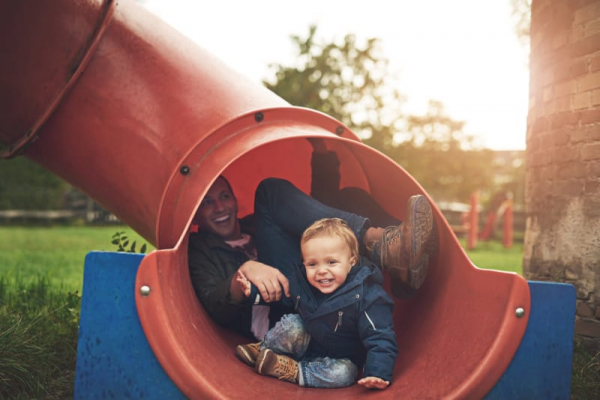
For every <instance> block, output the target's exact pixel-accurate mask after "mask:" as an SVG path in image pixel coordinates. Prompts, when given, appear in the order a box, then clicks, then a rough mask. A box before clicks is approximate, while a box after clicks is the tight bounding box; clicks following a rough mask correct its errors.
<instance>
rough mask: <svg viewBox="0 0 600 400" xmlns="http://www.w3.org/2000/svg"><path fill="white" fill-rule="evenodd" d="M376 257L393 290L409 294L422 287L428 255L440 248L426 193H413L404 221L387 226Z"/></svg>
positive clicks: (400, 295) (426, 270)
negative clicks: (387, 274) (423, 194)
mask: <svg viewBox="0 0 600 400" xmlns="http://www.w3.org/2000/svg"><path fill="white" fill-rule="evenodd" d="M373 250H374V251H373V255H374V256H375V257H377V256H378V257H379V259H378V260H377V259H376V260H374V261H375V262H377V263H378V264H379V266H380V267H381V268H382V269H383V270H384V271H387V272H388V273H389V274H390V276H391V278H392V285H391V286H392V294H394V295H395V296H396V297H407V295H410V294H412V293H413V292H414V291H415V290H417V289H419V288H420V287H421V285H423V282H424V281H425V277H426V276H427V272H428V270H429V259H430V258H432V257H433V256H434V255H435V253H436V252H437V228H436V225H435V220H434V218H433V212H432V210H431V205H430V204H429V201H428V200H427V198H426V197H425V196H422V195H415V196H412V197H411V198H410V199H409V200H408V203H407V205H406V213H405V217H404V222H403V223H401V224H400V225H399V226H390V227H387V228H385V232H384V233H383V235H382V236H381V239H380V240H379V241H378V242H376V243H375V245H374V246H373Z"/></svg>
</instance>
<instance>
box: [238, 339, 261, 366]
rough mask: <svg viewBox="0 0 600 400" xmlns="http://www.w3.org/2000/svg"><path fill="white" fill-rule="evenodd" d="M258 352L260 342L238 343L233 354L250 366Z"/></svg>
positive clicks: (253, 364)
mask: <svg viewBox="0 0 600 400" xmlns="http://www.w3.org/2000/svg"><path fill="white" fill-rule="evenodd" d="M259 352H260V342H258V343H248V344H240V345H239V346H237V347H236V348H235V354H236V355H237V356H238V358H239V359H240V360H242V361H243V362H244V363H246V364H248V365H249V366H251V367H254V366H255V365H256V358H257V357H258V353H259Z"/></svg>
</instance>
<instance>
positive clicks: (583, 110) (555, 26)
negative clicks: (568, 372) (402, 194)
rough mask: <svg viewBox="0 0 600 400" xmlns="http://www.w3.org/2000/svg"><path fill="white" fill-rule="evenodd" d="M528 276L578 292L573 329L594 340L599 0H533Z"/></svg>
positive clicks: (599, 248) (597, 335) (597, 339)
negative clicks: (561, 283) (566, 285)
mask: <svg viewBox="0 0 600 400" xmlns="http://www.w3.org/2000/svg"><path fill="white" fill-rule="evenodd" d="M530 73H531V78H530V98H529V115H528V119H527V150H526V165H527V172H526V188H525V201H526V205H527V228H526V234H525V254H524V258H523V272H524V274H525V276H526V278H527V279H531V280H549V281H562V282H569V283H572V284H573V285H575V287H576V289H577V319H576V324H575V332H576V334H577V335H579V336H580V337H582V338H586V339H587V340H588V341H591V342H592V343H595V344H596V345H597V344H598V343H600V1H598V0H570V1H565V0H533V3H532V9H531V59H530Z"/></svg>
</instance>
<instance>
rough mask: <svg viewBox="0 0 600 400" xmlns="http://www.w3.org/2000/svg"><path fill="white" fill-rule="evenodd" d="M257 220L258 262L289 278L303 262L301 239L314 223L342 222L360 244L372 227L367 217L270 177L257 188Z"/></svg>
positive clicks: (287, 182) (255, 212)
mask: <svg viewBox="0 0 600 400" xmlns="http://www.w3.org/2000/svg"><path fill="white" fill-rule="evenodd" d="M254 217H255V227H256V234H255V240H256V249H257V251H258V261H260V262H262V263H264V264H267V265H270V266H272V267H275V268H277V269H279V270H280V271H281V272H282V273H283V274H284V275H286V276H289V272H290V270H291V268H292V266H293V265H295V264H297V263H298V262H299V261H301V260H302V256H301V253H300V237H301V236H302V233H303V232H304V230H305V229H306V228H308V227H309V226H310V225H311V224H312V223H313V222H315V221H317V220H319V219H321V218H340V219H343V220H344V221H346V223H347V224H348V226H349V227H350V229H352V231H353V232H354V234H355V235H356V237H357V238H358V241H359V243H361V242H362V238H363V236H364V233H365V232H366V230H367V228H369V227H370V226H371V223H370V222H369V220H368V219H367V218H365V217H362V216H359V215H356V214H352V213H349V212H345V211H342V210H339V209H336V208H332V207H329V206H326V205H324V204H322V203H320V202H319V201H317V200H315V199H314V198H312V197H310V196H309V195H307V194H306V193H304V192H302V191H301V190H300V189H298V188H296V187H295V186H294V185H293V184H292V183H291V182H289V181H286V180H284V179H278V178H267V179H265V180H263V181H262V182H261V183H260V184H259V185H258V188H257V189H256V196H255V199H254Z"/></svg>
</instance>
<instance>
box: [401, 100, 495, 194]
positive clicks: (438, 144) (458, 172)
mask: <svg viewBox="0 0 600 400" xmlns="http://www.w3.org/2000/svg"><path fill="white" fill-rule="evenodd" d="M464 125H465V122H464V121H456V120H454V119H452V118H451V117H449V116H448V115H446V113H445V110H444V106H443V104H442V103H440V102H438V101H430V102H429V109H428V111H427V113H426V114H425V115H420V116H415V115H412V116H408V117H407V130H408V132H410V134H409V135H407V136H406V140H405V141H404V142H402V144H401V145H400V146H398V147H397V150H396V152H395V153H394V156H393V158H394V159H395V160H398V161H399V162H400V163H401V165H403V166H404V167H405V168H406V169H407V170H408V171H409V172H410V173H411V174H412V175H413V176H414V178H415V179H416V180H417V181H419V183H420V184H421V185H423V187H424V188H425V189H427V191H428V192H429V193H430V194H431V195H432V196H433V197H434V198H438V199H444V200H448V201H467V199H468V198H469V195H470V194H471V193H472V192H473V191H475V190H481V191H492V190H493V189H492V187H491V186H493V169H492V164H491V163H490V160H491V159H492V156H493V155H492V153H493V152H492V151H491V150H486V149H480V148H479V147H478V146H477V144H476V141H475V137H474V136H473V135H470V134H467V133H465V132H464V131H463V128H464Z"/></svg>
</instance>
